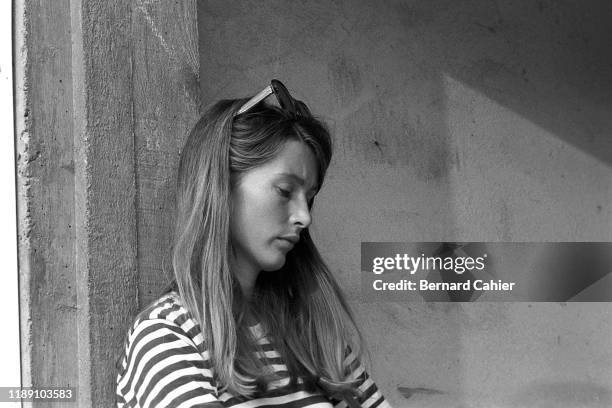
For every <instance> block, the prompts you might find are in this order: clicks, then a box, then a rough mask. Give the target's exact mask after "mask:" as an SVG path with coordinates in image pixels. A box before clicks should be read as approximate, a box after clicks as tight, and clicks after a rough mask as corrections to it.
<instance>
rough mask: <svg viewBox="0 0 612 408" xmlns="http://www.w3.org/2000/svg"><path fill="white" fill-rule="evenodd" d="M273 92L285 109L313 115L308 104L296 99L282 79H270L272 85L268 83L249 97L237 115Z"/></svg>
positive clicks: (299, 114)
mask: <svg viewBox="0 0 612 408" xmlns="http://www.w3.org/2000/svg"><path fill="white" fill-rule="evenodd" d="M272 94H274V95H275V96H276V100H277V101H278V104H279V105H280V107H281V109H283V110H284V111H286V112H289V113H291V114H293V115H295V116H303V117H309V116H312V114H311V113H310V110H309V109H308V107H307V106H306V104H305V103H304V102H302V101H300V100H297V99H294V98H293V97H292V96H291V94H290V93H289V91H288V90H287V88H286V87H285V85H283V83H282V82H281V81H278V80H276V79H273V80H272V81H270V85H268V86H267V87H265V88H264V89H263V90H262V91H261V92H259V93H258V94H257V95H255V96H254V97H252V98H251V99H249V100H248V102H247V103H245V104H244V105H242V107H241V108H240V109H239V110H238V113H237V115H240V114H241V113H245V112H248V111H249V109H251V108H252V107H253V106H255V105H257V104H258V103H259V102H261V101H263V100H264V99H266V98H267V97H268V96H270V95H272Z"/></svg>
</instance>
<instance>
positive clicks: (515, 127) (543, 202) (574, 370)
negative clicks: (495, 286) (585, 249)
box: [198, 0, 612, 407]
mask: <svg viewBox="0 0 612 408" xmlns="http://www.w3.org/2000/svg"><path fill="white" fill-rule="evenodd" d="M198 5H199V9H198V12H199V16H198V23H199V32H200V38H199V41H200V78H201V89H202V96H203V98H202V100H203V104H209V103H212V102H214V101H216V100H217V99H219V98H226V97H243V96H245V95H249V94H254V93H255V92H257V91H259V90H260V89H261V88H263V86H265V84H266V83H267V82H268V81H269V80H270V79H271V78H278V79H281V80H282V81H284V82H285V84H286V85H287V86H288V87H289V89H290V90H291V91H292V92H293V93H294V94H295V95H296V96H297V97H298V98H300V99H303V100H305V101H306V102H307V103H309V105H310V107H311V108H312V110H313V111H314V112H315V113H316V114H317V115H319V116H320V117H322V118H323V119H324V120H326V121H327V122H328V123H329V124H330V127H331V129H332V131H333V134H334V141H335V157H334V161H333V163H332V166H331V168H330V170H329V173H328V177H327V180H326V185H325V187H324V189H323V191H322V192H321V194H320V198H319V199H318V202H317V205H316V209H315V217H314V220H315V221H314V225H313V227H312V230H313V235H314V237H315V239H316V241H317V242H318V244H319V247H320V248H321V249H322V252H323V254H324V256H325V257H326V259H327V260H328V261H329V264H330V266H331V267H332V269H333V270H334V271H335V272H336V273H337V276H338V278H339V280H340V282H341V284H342V286H343V287H344V289H345V290H346V291H347V292H348V294H349V297H350V298H351V299H352V301H353V302H352V303H353V305H354V308H355V311H356V314H357V315H358V316H359V320H360V321H361V322H362V323H363V325H364V328H365V331H366V335H367V338H368V340H369V342H370V348H371V351H372V356H373V370H372V371H373V373H374V377H375V379H376V381H377V382H378V383H379V384H380V386H381V388H382V389H383V390H384V392H385V394H386V395H387V396H388V398H389V399H390V400H391V402H392V403H393V404H394V405H396V406H405V407H412V406H414V407H417V406H418V407H438V406H440V407H442V406H445V407H446V406H453V407H481V406H482V407H491V406H499V407H516V406H527V407H535V406H560V407H577V406H580V407H582V406H585V407H604V406H610V405H612V388H611V387H610V384H612V354H611V353H610V347H609V346H610V343H611V338H612V323H611V321H612V320H611V319H610V315H611V314H612V307H610V306H609V305H608V304H577V303H567V304H565V303H564V304H558V303H533V304H526V303H522V304H513V303H498V304H494V303H480V304H479V303H473V304H441V303H438V304H418V303H410V304H409V303H378V304H367V303H362V302H360V295H359V294H360V287H359V282H360V280H359V269H360V268H359V248H360V246H359V244H360V242H361V241H469V240H475V241H585V240H586V241H590V240H593V241H599V240H602V241H608V240H610V239H611V238H612V228H611V227H612V206H611V204H610V203H611V202H612V177H610V176H611V175H612V174H611V173H612V171H611V170H610V166H611V165H612V142H611V138H610V134H611V133H612V106H611V102H610V101H612V53H611V52H610V51H609V44H610V40H612V35H611V33H612V32H611V30H610V28H609V16H610V15H612V8H611V6H610V4H609V3H608V2H605V1H584V2H577V1H545V0H541V1H527V0H523V1H505V2H491V1H463V2H455V1H450V0H448V1H435V2H425V1H423V2H416V1H386V2H377V1H348V0H346V1H334V2H331V1H313V2H307V3H294V2H291V3H288V2H282V1H271V2H265V3H262V2H257V1H225V2H212V1H200V2H199V3H198ZM397 387H405V388H404V389H403V395H402V393H400V392H399V391H398V388H397ZM406 397H408V398H406Z"/></svg>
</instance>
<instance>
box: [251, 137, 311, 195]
mask: <svg viewBox="0 0 612 408" xmlns="http://www.w3.org/2000/svg"><path fill="white" fill-rule="evenodd" d="M245 176H247V177H249V178H251V179H253V178H260V179H270V178H287V179H291V180H292V181H297V182H298V184H300V183H301V181H303V182H304V187H306V188H308V189H311V188H316V187H317V178H318V166H317V160H316V157H315V155H314V153H313V152H312V150H311V149H310V148H309V147H308V146H306V145H305V144H304V143H302V142H299V141H296V140H290V141H288V142H286V143H285V144H284V146H283V147H282V149H281V150H280V152H279V153H278V154H277V155H276V157H275V158H274V159H272V160H270V161H269V162H267V163H265V164H263V165H261V166H259V167H257V168H255V169H252V170H251V171H249V172H247V174H246V175H245Z"/></svg>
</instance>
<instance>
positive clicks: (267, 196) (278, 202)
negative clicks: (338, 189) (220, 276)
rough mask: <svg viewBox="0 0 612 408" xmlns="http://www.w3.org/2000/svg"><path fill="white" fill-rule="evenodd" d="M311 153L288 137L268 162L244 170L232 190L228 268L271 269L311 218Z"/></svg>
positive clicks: (242, 272) (253, 272) (250, 272)
mask: <svg viewBox="0 0 612 408" xmlns="http://www.w3.org/2000/svg"><path fill="white" fill-rule="evenodd" d="M317 179H318V174H317V165H316V160H315V156H314V154H313V153H312V151H311V150H310V148H309V147H308V146H306V145H305V144H303V143H302V142H299V141H293V140H291V141H288V142H286V143H285V145H284V147H283V148H282V150H281V151H280V153H279V154H278V155H277V156H276V158H274V159H273V160H271V161H269V162H268V163H266V164H264V165H262V166H259V167H256V168H254V169H252V170H249V171H247V172H246V173H244V174H243V175H242V177H241V179H240V180H239V181H238V183H236V185H235V186H234V188H233V190H232V193H231V203H232V208H231V212H230V236H231V239H232V244H233V247H234V257H233V259H232V269H233V270H234V273H235V274H237V276H238V278H239V279H240V278H241V277H243V278H244V277H246V276H250V278H252V279H254V278H256V277H257V274H258V273H259V272H260V271H262V270H263V271H274V270H278V269H280V268H281V267H282V266H283V265H284V263H285V257H286V255H287V252H289V251H290V250H291V249H292V248H293V246H294V245H295V243H296V242H297V241H298V240H299V234H300V232H301V231H302V230H303V229H304V228H307V227H308V226H309V225H310V222H311V221H312V219H311V216H310V210H309V205H308V203H309V202H310V201H311V200H312V198H313V197H314V195H315V194H316V192H317V189H318V186H317V185H316V183H317Z"/></svg>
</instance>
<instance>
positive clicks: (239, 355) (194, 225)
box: [117, 80, 387, 408]
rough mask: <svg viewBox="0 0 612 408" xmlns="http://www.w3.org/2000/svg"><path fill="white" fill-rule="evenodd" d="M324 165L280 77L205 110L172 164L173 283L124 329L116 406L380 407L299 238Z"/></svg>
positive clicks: (332, 285) (307, 242)
mask: <svg viewBox="0 0 612 408" xmlns="http://www.w3.org/2000/svg"><path fill="white" fill-rule="evenodd" d="M271 94H274V95H275V96H276V99H277V100H278V103H279V105H280V107H276V106H273V105H270V104H266V103H265V102H263V100H264V99H265V98H266V97H268V96H269V95H271ZM330 159H331V140H330V136H329V133H328V131H327V129H326V127H325V126H324V125H323V124H322V123H321V122H320V121H318V120H317V119H315V118H314V117H313V116H312V115H311V114H310V111H309V110H308V108H307V107H306V105H304V104H303V103H302V102H301V101H298V100H295V99H293V98H292V97H291V96H290V95H289V92H288V91H287V90H286V88H285V87H284V86H283V85H282V84H281V83H280V82H278V81H275V80H273V81H272V83H271V85H270V86H268V87H267V88H266V89H264V90H263V91H262V92H260V93H259V94H258V95H256V96H255V97H253V98H252V99H250V100H248V101H247V100H224V101H220V102H219V103H217V104H216V105H214V106H213V107H212V108H210V109H209V110H208V111H207V112H206V113H205V114H204V115H203V117H202V118H201V119H200V120H199V122H198V123H197V124H196V125H195V127H194V129H193V130H192V131H191V133H190V135H189V137H188V139H187V142H186V144H185V147H184V149H183V151H182V153H181V159H180V164H179V175H178V188H177V220H176V230H175V241H174V252H173V269H174V282H173V284H172V285H171V288H170V290H169V291H168V293H166V294H165V295H163V296H162V297H161V298H160V299H158V300H157V301H156V302H154V303H153V304H152V305H150V306H149V307H147V308H146V309H145V310H144V311H142V312H141V313H140V314H139V315H138V317H137V318H136V321H135V323H134V325H133V326H132V328H131V329H130V331H129V333H128V335H127V338H126V341H125V349H124V353H123V355H122V356H121V357H120V359H119V361H118V363H117V366H118V370H119V374H118V377H117V403H118V406H119V407H146V406H151V407H200V406H210V405H211V404H213V405H219V406H232V407H234V406H235V407H242V406H244V407H246V406H248V407H256V406H263V405H266V406H275V405H279V406H280V405H288V406H290V407H292V408H293V407H295V408H297V407H307V406H315V405H317V406H320V407H331V405H330V404H333V405H338V406H339V407H345V406H346V404H348V405H349V406H351V407H364V408H375V407H377V406H381V407H382V406H386V405H387V402H386V401H385V400H384V398H383V397H382V395H381V394H380V392H379V391H378V390H377V388H376V385H375V384H374V383H373V382H372V381H371V380H370V379H369V378H368V375H367V374H366V373H365V371H364V370H363V367H362V366H361V363H360V361H361V360H362V357H363V356H362V354H363V352H362V350H363V348H362V347H361V344H362V337H361V334H360V332H359V330H358V329H357V327H356V325H355V321H354V319H353V317H352V315H351V312H350V310H349V307H348V305H347V303H346V301H345V300H344V297H343V295H342V293H341V291H340V288H339V287H338V285H337V284H336V281H335V280H334V278H333V277H332V275H331V273H330V271H329V269H328V268H327V267H326V265H325V264H324V262H323V260H322V259H321V257H320V255H319V253H318V251H317V249H316V247H315V245H314V243H313V242H312V239H311V238H310V235H309V233H308V226H309V225H310V223H311V221H312V218H311V214H310V210H311V208H312V205H313V201H314V198H315V195H316V194H317V192H318V191H319V189H320V188H321V185H322V183H323V179H324V176H325V172H326V170H327V167H328V165H329V162H330Z"/></svg>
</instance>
